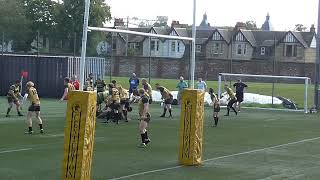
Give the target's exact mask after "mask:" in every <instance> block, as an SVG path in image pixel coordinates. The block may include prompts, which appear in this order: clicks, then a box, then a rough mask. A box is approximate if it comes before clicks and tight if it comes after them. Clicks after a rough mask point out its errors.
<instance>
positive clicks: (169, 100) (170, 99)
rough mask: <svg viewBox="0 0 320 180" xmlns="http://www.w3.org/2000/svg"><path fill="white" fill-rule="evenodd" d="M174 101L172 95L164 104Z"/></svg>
mask: <svg viewBox="0 0 320 180" xmlns="http://www.w3.org/2000/svg"><path fill="white" fill-rule="evenodd" d="M172 102H173V97H172V96H170V98H168V99H165V100H164V104H172Z"/></svg>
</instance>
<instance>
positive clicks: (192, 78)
mask: <svg viewBox="0 0 320 180" xmlns="http://www.w3.org/2000/svg"><path fill="white" fill-rule="evenodd" d="M192 39H193V40H192V55H191V62H190V78H191V89H194V71H195V64H196V0H193V24H192Z"/></svg>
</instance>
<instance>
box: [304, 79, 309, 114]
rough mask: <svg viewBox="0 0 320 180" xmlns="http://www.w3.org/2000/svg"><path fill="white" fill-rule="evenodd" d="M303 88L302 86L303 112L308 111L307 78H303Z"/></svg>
mask: <svg viewBox="0 0 320 180" xmlns="http://www.w3.org/2000/svg"><path fill="white" fill-rule="evenodd" d="M304 84H305V88H304V113H306V114H307V113H308V85H309V78H306V79H305V80H304Z"/></svg>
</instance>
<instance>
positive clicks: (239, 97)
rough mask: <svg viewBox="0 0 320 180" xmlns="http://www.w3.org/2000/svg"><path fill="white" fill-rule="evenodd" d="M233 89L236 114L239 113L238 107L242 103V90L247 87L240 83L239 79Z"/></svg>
mask: <svg viewBox="0 0 320 180" xmlns="http://www.w3.org/2000/svg"><path fill="white" fill-rule="evenodd" d="M233 87H234V88H235V89H236V97H237V104H238V112H240V106H241V103H242V102H243V94H244V93H243V92H244V89H245V88H247V87H248V85H246V84H245V83H243V82H242V81H241V79H238V82H236V83H234V84H233Z"/></svg>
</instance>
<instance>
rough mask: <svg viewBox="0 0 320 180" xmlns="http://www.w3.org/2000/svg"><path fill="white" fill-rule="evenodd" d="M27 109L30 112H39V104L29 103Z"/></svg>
mask: <svg viewBox="0 0 320 180" xmlns="http://www.w3.org/2000/svg"><path fill="white" fill-rule="evenodd" d="M28 111H31V112H39V111H40V106H38V105H31V106H29V109H28Z"/></svg>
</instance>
